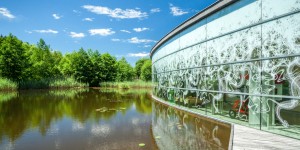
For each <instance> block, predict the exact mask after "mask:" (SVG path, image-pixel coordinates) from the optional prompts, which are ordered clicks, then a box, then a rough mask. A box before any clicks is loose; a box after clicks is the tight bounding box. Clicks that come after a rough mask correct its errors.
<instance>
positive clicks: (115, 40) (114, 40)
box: [111, 39, 121, 42]
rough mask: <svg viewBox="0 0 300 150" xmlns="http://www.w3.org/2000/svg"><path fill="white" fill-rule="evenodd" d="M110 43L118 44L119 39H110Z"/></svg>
mask: <svg viewBox="0 0 300 150" xmlns="http://www.w3.org/2000/svg"><path fill="white" fill-rule="evenodd" d="M111 41H113V42H119V41H121V40H120V39H111Z"/></svg>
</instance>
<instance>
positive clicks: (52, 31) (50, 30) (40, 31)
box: [33, 29, 58, 34]
mask: <svg viewBox="0 0 300 150" xmlns="http://www.w3.org/2000/svg"><path fill="white" fill-rule="evenodd" d="M33 31H34V32H37V33H52V34H57V33H58V31H56V30H52V29H48V30H33Z"/></svg>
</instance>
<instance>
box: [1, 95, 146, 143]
mask: <svg viewBox="0 0 300 150" xmlns="http://www.w3.org/2000/svg"><path fill="white" fill-rule="evenodd" d="M128 93H129V94H128ZM128 93H123V94H122V93H119V92H118V91H104V92H102V91H101V90H95V89H75V90H61V91H58V90H50V91H49V90H34V91H20V92H19V93H16V94H12V96H11V97H10V98H9V99H8V98H7V100H5V101H0V126H1V128H0V139H2V138H3V137H8V138H9V139H10V140H12V141H15V140H16V139H18V138H19V137H20V136H22V135H23V133H24V132H25V131H26V130H28V129H34V128H38V130H39V132H40V133H41V134H42V135H46V134H47V130H49V129H50V127H51V123H53V122H56V121H59V120H61V119H62V118H63V117H70V118H72V119H73V120H76V121H78V122H80V123H85V122H86V121H87V120H88V121H95V122H99V121H100V120H103V119H104V120H109V119H110V118H112V117H113V116H115V115H116V114H117V113H118V112H120V113H123V114H124V113H126V111H127V110H129V108H130V107H131V106H132V105H133V104H135V105H136V109H137V110H138V112H140V113H151V103H150V97H149V96H147V95H146V94H145V95H143V94H132V93H130V92H128ZM0 96H1V95H0ZM102 107H106V108H107V109H108V111H105V112H97V111H95V110H96V109H98V108H102ZM1 141H2V140H1Z"/></svg>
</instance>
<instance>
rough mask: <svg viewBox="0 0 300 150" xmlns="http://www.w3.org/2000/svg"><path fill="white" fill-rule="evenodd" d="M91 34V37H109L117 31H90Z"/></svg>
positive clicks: (109, 29)
mask: <svg viewBox="0 0 300 150" xmlns="http://www.w3.org/2000/svg"><path fill="white" fill-rule="evenodd" d="M89 33H90V34H91V35H100V36H108V35H112V34H114V33H115V31H112V30H111V28H107V29H90V30H89Z"/></svg>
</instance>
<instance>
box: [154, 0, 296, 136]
mask: <svg viewBox="0 0 300 150" xmlns="http://www.w3.org/2000/svg"><path fill="white" fill-rule="evenodd" d="M299 56H300V0H287V1H282V0H221V1H217V2H216V3H214V4H213V5H211V6H209V7H208V8H206V9H204V10H203V11H201V12H199V13H198V14H196V15H195V16H193V17H192V18H190V19H188V20H187V21H185V22H183V23H182V24H181V25H179V26H178V27H176V28H175V29H173V30H172V31H171V32H169V33H168V34H167V35H166V36H165V37H163V38H162V39H161V40H160V41H158V43H157V44H156V45H155V46H154V47H153V48H152V50H151V59H152V63H153V65H152V67H153V68H152V73H153V75H152V80H153V83H154V85H155V86H154V87H153V96H155V97H157V98H159V99H163V100H165V101H170V102H172V103H176V104H178V105H182V106H186V107H189V108H190V110H192V111H197V112H199V113H202V114H203V115H206V116H209V117H213V118H217V119H221V120H225V121H227V122H231V123H234V124H240V125H243V126H249V127H253V128H258V129H260V130H266V131H268V132H273V133H276V134H281V135H284V136H289V137H292V138H296V139H300V104H299V102H300V57H299Z"/></svg>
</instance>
